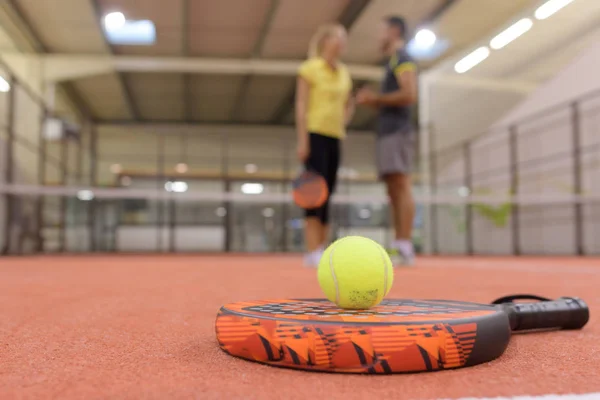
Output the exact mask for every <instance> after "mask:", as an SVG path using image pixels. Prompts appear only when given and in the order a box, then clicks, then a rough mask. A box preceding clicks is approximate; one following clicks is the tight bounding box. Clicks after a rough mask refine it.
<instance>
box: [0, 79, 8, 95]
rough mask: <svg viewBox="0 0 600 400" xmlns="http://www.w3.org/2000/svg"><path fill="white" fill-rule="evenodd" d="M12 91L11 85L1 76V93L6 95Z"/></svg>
mask: <svg viewBox="0 0 600 400" xmlns="http://www.w3.org/2000/svg"><path fill="white" fill-rule="evenodd" d="M9 91H10V83H8V82H7V81H6V79H4V78H3V77H1V76H0V92H2V93H6V92H9Z"/></svg>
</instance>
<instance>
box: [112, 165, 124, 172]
mask: <svg viewBox="0 0 600 400" xmlns="http://www.w3.org/2000/svg"><path fill="white" fill-rule="evenodd" d="M110 172H112V173H113V174H120V173H121V172H123V167H122V166H121V164H113V165H111V166H110Z"/></svg>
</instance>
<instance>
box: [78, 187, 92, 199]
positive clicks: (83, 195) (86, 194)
mask: <svg viewBox="0 0 600 400" xmlns="http://www.w3.org/2000/svg"><path fill="white" fill-rule="evenodd" d="M77 198H78V199H79V200H81V201H90V200H93V199H94V192H92V191H91V190H80V191H79V192H77Z"/></svg>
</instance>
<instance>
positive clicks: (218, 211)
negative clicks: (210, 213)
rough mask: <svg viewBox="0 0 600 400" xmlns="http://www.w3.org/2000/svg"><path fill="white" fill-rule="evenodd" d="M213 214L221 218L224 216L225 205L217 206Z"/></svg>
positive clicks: (225, 211) (225, 213) (225, 212)
mask: <svg viewBox="0 0 600 400" xmlns="http://www.w3.org/2000/svg"><path fill="white" fill-rule="evenodd" d="M215 215H216V216H217V217H221V218H223V217H224V216H226V215H227V209H226V208H225V207H219V208H217V209H216V210H215Z"/></svg>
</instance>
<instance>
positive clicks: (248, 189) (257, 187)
mask: <svg viewBox="0 0 600 400" xmlns="http://www.w3.org/2000/svg"><path fill="white" fill-rule="evenodd" d="M263 190H264V187H263V185H262V184H260V183H244V184H243V185H242V193H244V194H261V193H262V192H263Z"/></svg>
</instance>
